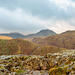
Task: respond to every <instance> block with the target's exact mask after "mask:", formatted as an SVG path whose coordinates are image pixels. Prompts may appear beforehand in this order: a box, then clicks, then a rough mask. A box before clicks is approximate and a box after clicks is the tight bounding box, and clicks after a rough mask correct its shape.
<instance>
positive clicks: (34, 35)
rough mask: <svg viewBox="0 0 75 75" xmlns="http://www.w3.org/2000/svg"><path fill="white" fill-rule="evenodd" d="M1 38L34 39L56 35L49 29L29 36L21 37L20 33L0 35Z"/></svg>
mask: <svg viewBox="0 0 75 75" xmlns="http://www.w3.org/2000/svg"><path fill="white" fill-rule="evenodd" d="M0 35H2V36H9V37H12V38H35V37H47V36H50V35H56V33H55V32H54V31H52V30H49V29H44V30H41V31H39V32H37V33H35V34H29V35H26V36H25V35H23V34H20V33H7V34H0Z"/></svg>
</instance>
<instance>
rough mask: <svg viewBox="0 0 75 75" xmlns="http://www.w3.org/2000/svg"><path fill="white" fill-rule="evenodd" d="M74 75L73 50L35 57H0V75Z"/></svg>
mask: <svg viewBox="0 0 75 75" xmlns="http://www.w3.org/2000/svg"><path fill="white" fill-rule="evenodd" d="M9 74H10V75H75V50H62V51H60V52H58V53H48V54H46V55H45V56H37V55H30V56H27V55H9V56H8V55H5V56H4V55H3V56H0V75H9Z"/></svg>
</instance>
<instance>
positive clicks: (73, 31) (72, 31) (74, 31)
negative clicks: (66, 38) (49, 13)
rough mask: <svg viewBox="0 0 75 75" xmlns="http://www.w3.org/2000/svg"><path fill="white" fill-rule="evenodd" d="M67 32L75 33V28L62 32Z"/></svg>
mask: <svg viewBox="0 0 75 75" xmlns="http://www.w3.org/2000/svg"><path fill="white" fill-rule="evenodd" d="M65 33H75V30H67V31H66V32H63V33H61V34H65Z"/></svg>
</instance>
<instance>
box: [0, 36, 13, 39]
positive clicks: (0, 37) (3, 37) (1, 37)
mask: <svg viewBox="0 0 75 75" xmlns="http://www.w3.org/2000/svg"><path fill="white" fill-rule="evenodd" d="M0 39H7V40H10V39H13V38H11V37H7V36H0Z"/></svg>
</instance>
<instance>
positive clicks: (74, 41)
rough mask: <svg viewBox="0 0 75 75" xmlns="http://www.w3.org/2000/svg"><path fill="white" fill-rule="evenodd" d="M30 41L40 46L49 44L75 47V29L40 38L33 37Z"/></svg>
mask: <svg viewBox="0 0 75 75" xmlns="http://www.w3.org/2000/svg"><path fill="white" fill-rule="evenodd" d="M38 39H39V40H38ZM32 41H33V42H34V43H37V44H40V45H42V46H47V45H51V46H57V47H59V48H66V49H75V31H69V32H64V33H63V34H57V35H52V36H48V37H46V38H41V39H40V38H34V39H33V40H32Z"/></svg>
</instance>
